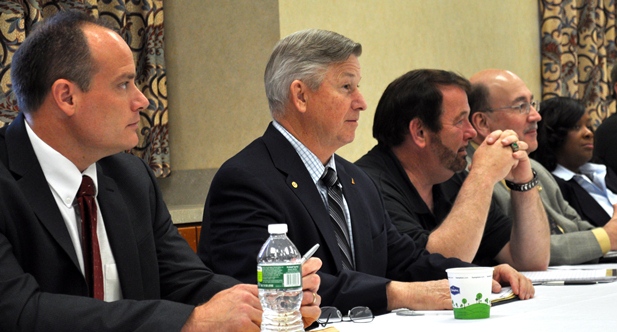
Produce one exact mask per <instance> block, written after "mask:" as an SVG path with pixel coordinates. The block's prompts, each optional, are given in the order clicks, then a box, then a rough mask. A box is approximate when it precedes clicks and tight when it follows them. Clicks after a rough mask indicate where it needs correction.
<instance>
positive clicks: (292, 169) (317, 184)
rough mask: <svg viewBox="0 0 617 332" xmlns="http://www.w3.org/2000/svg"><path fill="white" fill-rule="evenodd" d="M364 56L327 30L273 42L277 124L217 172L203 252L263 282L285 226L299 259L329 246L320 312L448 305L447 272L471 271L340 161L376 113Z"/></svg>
mask: <svg viewBox="0 0 617 332" xmlns="http://www.w3.org/2000/svg"><path fill="white" fill-rule="evenodd" d="M361 52H362V48H361V45H360V44H358V43H355V42H353V41H351V40H349V39H348V38H346V37H344V36H341V35H339V34H337V33H334V32H330V31H324V30H305V31H300V32H297V33H294V34H292V35H290V36H288V37H286V38H284V39H283V40H281V41H279V43H278V44H277V45H276V46H275V48H274V51H273V53H272V55H271V58H270V61H269V62H268V65H267V67H266V72H265V86H266V95H267V96H268V101H269V104H270V110H271V113H272V117H273V121H272V123H271V124H270V125H269V126H268V128H267V129H266V132H265V133H264V135H263V136H262V137H260V138H258V139H256V140H255V141H253V142H252V143H251V144H250V145H248V146H247V147H246V148H244V149H243V150H242V151H240V152H239V153H238V154H237V155H235V156H234V157H232V158H231V159H229V160H228V161H227V162H225V163H224V164H223V165H222V166H221V168H220V169H219V171H218V172H217V174H216V175H215V177H214V179H213V181H212V185H211V187H210V192H209V194H208V197H207V200H206V204H205V207H204V218H203V226H202V235H201V242H200V244H199V255H200V257H201V258H202V259H203V260H204V261H205V262H206V263H207V264H208V266H211V267H212V268H213V270H214V271H225V273H227V274H230V275H232V276H234V277H236V278H238V279H240V280H242V281H244V282H253V283H254V282H256V273H255V270H256V264H257V262H256V260H255V257H257V254H258V253H259V249H260V247H261V246H262V244H263V243H264V242H265V241H266V239H267V238H268V231H267V227H268V224H274V223H286V224H287V225H288V229H289V231H288V236H289V237H290V238H291V240H292V241H293V242H294V243H295V245H296V246H297V247H298V249H299V250H300V251H301V252H306V251H307V250H308V249H309V248H311V247H312V246H313V245H314V244H315V243H319V244H320V245H321V247H320V248H319V250H318V251H317V252H316V254H315V255H316V256H317V257H318V258H320V259H321V260H322V261H323V265H322V268H321V270H320V272H318V274H319V275H320V277H321V286H320V295H321V296H322V305H326V306H336V307H337V308H338V309H339V310H341V311H342V312H345V313H346V312H347V311H348V310H349V309H351V308H352V307H354V306H367V307H369V308H370V309H371V310H372V311H373V312H374V313H376V314H381V313H384V312H386V311H388V310H393V309H396V308H403V307H406V308H414V309H446V308H451V307H452V302H451V300H450V293H449V287H448V283H447V281H446V280H445V278H446V273H445V269H446V268H448V267H455V266H470V264H468V263H464V262H462V261H460V260H458V259H454V258H449V259H446V258H444V257H443V256H441V255H438V254H429V253H428V252H427V251H425V250H424V249H422V248H418V247H416V246H415V244H414V242H413V240H411V239H410V238H408V237H406V236H402V235H401V234H399V233H398V231H397V230H396V228H395V227H394V225H393V224H392V222H391V221H390V219H389V217H388V215H387V213H386V211H385V209H384V205H383V200H382V197H381V195H380V193H379V191H378V190H377V187H376V186H375V184H374V183H373V181H372V180H371V179H370V178H369V177H368V176H367V175H366V174H365V173H364V172H363V171H362V170H361V169H359V168H358V167H357V166H355V165H354V164H352V163H350V162H348V161H346V160H344V159H343V158H341V157H339V156H337V155H336V154H335V152H336V150H337V149H339V148H340V147H342V146H344V145H345V144H348V143H350V142H352V141H353V139H354V135H355V130H356V128H357V126H358V120H359V118H360V112H362V111H363V110H365V109H366V107H367V106H366V102H365V101H364V98H363V96H362V94H361V93H360V91H359V89H358V84H359V81H360V78H361V70H360V63H359V61H358V57H359V56H360V54H361ZM494 278H495V279H496V280H497V281H506V282H508V283H510V284H511V285H512V287H513V289H514V290H515V291H518V290H519V288H521V291H520V296H521V298H529V297H531V296H533V287H531V285H530V284H529V285H528V284H527V283H526V282H527V281H526V279H525V278H524V277H522V278H521V276H520V275H519V274H518V273H516V271H514V269H512V268H511V267H509V266H507V265H504V266H500V267H498V268H496V269H495V274H494ZM437 279H441V280H437ZM521 285H523V286H521ZM497 289H499V285H497V283H495V290H497Z"/></svg>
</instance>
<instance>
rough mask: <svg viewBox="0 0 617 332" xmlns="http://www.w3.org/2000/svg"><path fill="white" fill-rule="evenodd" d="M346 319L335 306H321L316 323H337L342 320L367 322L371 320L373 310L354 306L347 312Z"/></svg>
mask: <svg viewBox="0 0 617 332" xmlns="http://www.w3.org/2000/svg"><path fill="white" fill-rule="evenodd" d="M347 316H348V317H349V319H348V320H345V319H344V318H343V315H342V314H341V312H340V311H339V310H338V309H337V308H335V307H322V308H321V315H320V316H319V318H318V319H317V323H319V324H322V325H324V326H325V325H326V324H328V323H338V322H343V321H352V322H354V323H368V322H372V321H373V317H374V316H373V312H372V311H371V309H369V308H368V307H354V308H352V309H351V310H349V313H348V314H347Z"/></svg>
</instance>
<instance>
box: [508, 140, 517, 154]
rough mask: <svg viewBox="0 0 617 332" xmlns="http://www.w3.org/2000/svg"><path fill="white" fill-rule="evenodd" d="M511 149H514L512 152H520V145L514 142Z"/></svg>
mask: <svg viewBox="0 0 617 332" xmlns="http://www.w3.org/2000/svg"><path fill="white" fill-rule="evenodd" d="M510 148H512V152H516V151H518V143H517V142H512V144H510Z"/></svg>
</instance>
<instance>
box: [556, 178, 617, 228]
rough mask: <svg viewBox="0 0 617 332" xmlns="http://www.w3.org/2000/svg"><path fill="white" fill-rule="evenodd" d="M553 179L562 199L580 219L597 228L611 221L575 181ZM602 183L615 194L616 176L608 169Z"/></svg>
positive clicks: (616, 190)
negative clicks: (561, 194)
mask: <svg viewBox="0 0 617 332" xmlns="http://www.w3.org/2000/svg"><path fill="white" fill-rule="evenodd" d="M553 177H554V178H555V181H557V184H558V185H559V189H561V192H562V193H563V198H565V199H566V201H568V203H570V205H572V207H573V208H574V209H575V210H576V212H578V214H579V215H580V216H581V218H583V219H585V220H587V221H589V222H590V223H592V224H593V225H596V226H598V227H602V226H604V225H605V224H606V223H607V222H608V221H609V220H610V219H611V217H612V216H609V215H608V213H606V211H604V209H603V208H602V207H601V206H600V204H598V202H596V200H595V199H594V198H593V197H591V195H589V193H588V192H587V190H585V188H583V187H581V185H580V184H578V183H577V182H576V180H574V179H570V180H569V181H566V180H564V179H562V178H560V177H558V176H553ZM604 181H605V182H606V187H607V188H608V189H610V190H611V191H612V192H614V193H617V175H616V174H615V172H613V170H612V169H611V168H610V167H607V168H606V178H605V179H604Z"/></svg>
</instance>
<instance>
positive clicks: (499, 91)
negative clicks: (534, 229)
mask: <svg viewBox="0 0 617 332" xmlns="http://www.w3.org/2000/svg"><path fill="white" fill-rule="evenodd" d="M470 81H471V83H472V88H471V91H470V93H469V106H470V108H471V112H470V113H469V119H470V122H471V123H472V125H473V126H474V128H475V130H476V131H477V133H478V135H477V136H476V137H475V138H474V139H473V140H472V142H471V144H470V145H469V146H468V147H467V162H468V163H469V164H470V165H471V167H472V168H473V163H471V158H472V157H473V155H474V152H475V150H476V148H477V147H478V146H479V144H480V143H481V142H482V141H483V140H484V138H485V137H487V136H488V135H489V134H490V133H491V132H493V131H495V130H506V129H509V130H512V131H514V132H515V133H516V134H517V135H518V137H519V139H520V140H521V141H524V142H525V143H527V145H528V148H527V152H528V153H530V154H531V153H532V152H534V151H535V150H536V149H537V148H538V141H537V129H538V122H539V121H540V120H541V119H542V117H541V115H540V108H539V103H537V102H536V101H535V100H534V97H533V94H532V93H531V91H530V90H529V88H528V87H527V85H525V83H524V82H523V80H522V79H521V78H520V77H518V76H517V75H516V74H514V73H512V72H510V71H507V70H499V69H487V70H483V71H480V72H478V73H476V74H474V75H473V76H472V77H471V78H470ZM530 161H531V167H532V169H533V170H534V171H535V173H536V175H537V179H538V182H539V185H538V188H539V191H540V198H541V199H542V204H543V205H544V209H545V211H546V215H547V217H548V222H549V225H550V229H551V259H550V265H563V264H580V263H597V262H598V260H599V258H600V257H602V256H603V255H604V254H605V253H606V252H608V251H609V250H611V248H615V247H616V246H617V232H616V231H617V229H616V228H615V227H616V226H617V221H616V220H617V219H616V218H615V216H613V218H612V219H611V221H609V223H607V225H606V226H604V227H600V228H596V227H595V226H593V225H591V224H590V223H589V222H587V221H585V220H582V218H581V217H580V216H579V215H578V213H577V212H576V210H574V208H573V207H572V206H570V205H569V204H568V202H567V201H566V200H565V199H564V198H563V195H562V193H561V190H560V189H559V186H558V184H557V182H556V181H555V179H554V178H553V176H552V174H551V173H550V172H549V171H548V170H547V169H546V168H544V167H543V166H542V165H541V164H540V163H538V162H537V161H535V160H533V159H530ZM512 193H513V191H511V190H510V189H509V188H508V187H507V186H506V183H505V181H500V182H498V183H497V184H496V185H495V186H494V188H493V197H494V200H496V201H497V204H498V205H499V206H500V207H501V209H502V210H503V211H504V212H505V213H506V214H508V215H510V216H513V215H515V211H514V210H513V209H512V204H511V197H512ZM613 250H614V249H613Z"/></svg>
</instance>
